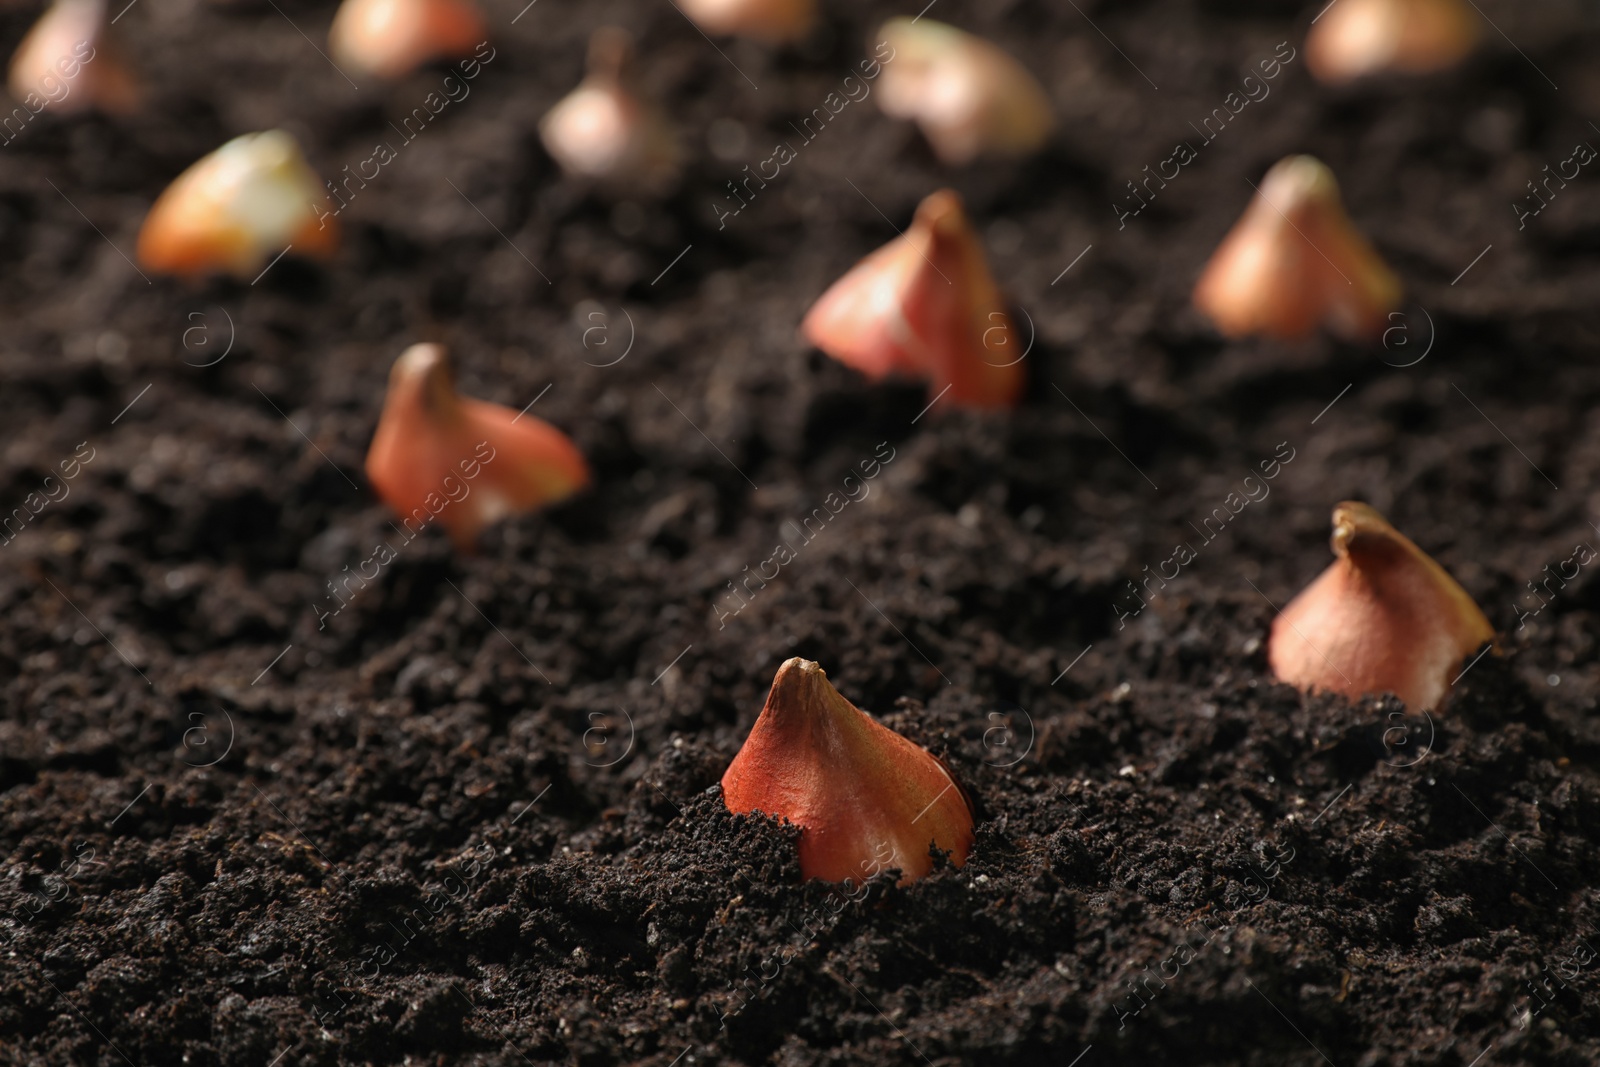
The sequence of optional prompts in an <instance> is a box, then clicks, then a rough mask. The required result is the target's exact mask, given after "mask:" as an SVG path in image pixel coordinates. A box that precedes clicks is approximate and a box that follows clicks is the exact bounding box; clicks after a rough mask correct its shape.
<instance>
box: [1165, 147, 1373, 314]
mask: <svg viewBox="0 0 1600 1067" xmlns="http://www.w3.org/2000/svg"><path fill="white" fill-rule="evenodd" d="M1400 292H1401V287H1400V280H1399V279H1398V278H1397V277H1395V275H1394V272H1392V271H1391V270H1390V269H1389V268H1388V266H1387V265H1386V264H1385V263H1384V262H1383V260H1382V259H1381V258H1379V256H1378V253H1377V252H1376V251H1375V250H1374V249H1373V247H1372V245H1371V243H1370V242H1368V241H1367V239H1366V238H1365V237H1363V236H1362V235H1361V233H1360V232H1359V231H1358V230H1357V229H1356V228H1355V224H1354V223H1352V222H1351V221H1350V218H1349V216H1348V215H1346V214H1345V210H1344V205H1343V203H1342V201H1341V200H1340V197H1339V184H1338V182H1337V180H1335V178H1334V177H1333V172H1332V171H1330V170H1329V169H1328V168H1327V167H1326V166H1324V165H1323V164H1322V163H1321V162H1320V161H1318V160H1316V159H1314V158H1312V157H1311V156H1290V157H1288V158H1287V159H1284V160H1281V161H1279V162H1278V163H1277V164H1276V165H1274V166H1273V168H1272V169H1271V170H1270V171H1268V172H1267V174H1266V177H1264V178H1263V179H1262V180H1261V185H1260V188H1259V190H1258V192H1257V193H1256V196H1255V197H1254V199H1252V200H1251V202H1250V206H1249V207H1248V208H1246V209H1245V213H1244V215H1243V216H1242V217H1241V218H1240V219H1239V221H1238V223H1236V224H1235V225H1234V227H1233V229H1232V230H1231V231H1229V233H1228V235H1227V237H1225V238H1224V239H1223V241H1222V244H1221V245H1219V246H1218V248H1217V250H1216V252H1215V253H1214V254H1213V255H1212V257H1211V261H1210V262H1209V263H1207V264H1206V268H1205V272H1204V273H1203V274H1202V275H1201V277H1200V281H1199V283H1198V284H1197V285H1196V286H1195V291H1194V302H1195V305H1196V306H1197V307H1198V308H1200V310H1201V311H1203V312H1205V313H1206V314H1207V315H1208V316H1209V317H1210V318H1211V320H1212V322H1214V323H1215V324H1216V326H1217V329H1218V330H1220V331H1221V332H1222V333H1223V334H1224V335H1225V336H1228V337H1245V336H1250V335H1260V336H1265V337H1271V338H1276V339H1279V340H1297V339H1299V338H1303V337H1306V336H1309V335H1310V334H1311V333H1313V332H1315V331H1316V329H1317V328H1318V327H1319V326H1325V327H1327V328H1328V329H1329V330H1331V331H1333V332H1334V333H1336V334H1338V335H1340V336H1341V337H1345V338H1347V339H1350V340H1374V339H1376V338H1378V337H1379V336H1381V335H1382V333H1383V330H1384V327H1385V326H1386V325H1387V323H1388V315H1389V313H1390V312H1392V311H1393V310H1394V309H1395V308H1396V307H1398V306H1399V303H1400Z"/></svg>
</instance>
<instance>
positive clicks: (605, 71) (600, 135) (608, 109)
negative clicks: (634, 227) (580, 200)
mask: <svg viewBox="0 0 1600 1067" xmlns="http://www.w3.org/2000/svg"><path fill="white" fill-rule="evenodd" d="M632 62H633V45H632V42H631V39H630V38H629V36H628V34H627V33H626V31H624V30H619V29H616V28H615V27H603V28H601V29H598V30H596V31H595V32H594V36H592V37H591V38H590V39H589V69H588V74H587V75H585V77H584V79H583V82H582V83H581V84H579V86H578V87H577V88H576V89H574V90H573V91H572V92H571V93H570V94H568V95H567V96H566V97H565V98H564V99H562V100H561V102H560V103H558V104H556V106H555V107H553V108H551V109H550V111H549V112H548V113H547V114H546V115H545V117H544V118H543V119H541V120H540V121H539V136H540V138H541V139H543V141H544V145H545V148H546V149H548V150H549V152H550V154H551V155H552V156H554V157H555V160H556V162H557V163H559V164H561V169H562V170H564V171H566V172H567V173H568V174H571V175H574V176H576V177H581V178H590V179H594V180H596V181H601V182H605V183H608V184H612V185H616V186H632V187H637V188H640V189H644V190H647V191H657V190H661V189H664V188H665V187H666V186H669V185H670V184H671V183H672V181H673V179H675V178H676V177H677V173H678V162H679V149H678V143H677V137H676V135H675V134H674V132H673V130H672V127H671V125H670V124H669V123H668V122H667V119H666V116H664V115H662V114H661V113H660V112H659V111H658V110H657V109H656V108H654V107H653V106H651V105H650V104H648V103H647V102H645V101H643V100H641V99H640V98H639V96H638V95H637V94H636V93H635V92H634V91H633V89H632V87H631V84H630V83H631V81H632V79H631V78H630V76H629V68H630V67H631V65H632Z"/></svg>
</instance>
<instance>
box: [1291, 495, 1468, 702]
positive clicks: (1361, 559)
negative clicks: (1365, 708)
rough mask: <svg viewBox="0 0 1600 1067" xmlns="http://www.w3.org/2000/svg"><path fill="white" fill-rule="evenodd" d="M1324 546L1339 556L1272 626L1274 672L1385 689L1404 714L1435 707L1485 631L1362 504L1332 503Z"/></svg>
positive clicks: (1411, 547) (1352, 688)
mask: <svg viewBox="0 0 1600 1067" xmlns="http://www.w3.org/2000/svg"><path fill="white" fill-rule="evenodd" d="M1331 543H1332V546H1333V551H1334V554H1335V555H1336V556H1337V557H1338V559H1336V560H1335V561H1334V563H1333V565H1332V566H1330V567H1329V568H1328V569H1327V570H1325V571H1323V572H1322V574H1321V575H1320V576H1319V577H1318V578H1317V579H1316V580H1315V581H1314V582H1312V583H1311V584H1310V585H1308V586H1307V587H1306V588H1305V589H1304V590H1303V591H1301V593H1300V595H1299V596H1297V597H1295V598H1294V599H1293V600H1292V601H1290V602H1289V604H1288V605H1287V606H1286V607H1285V608H1284V609H1283V611H1282V613H1281V614H1279V616H1278V617H1277V619H1275V620H1274V621H1273V624H1272V636H1271V639H1270V641H1269V643H1268V646H1267V659H1268V662H1269V663H1270V664H1271V666H1272V672H1273V674H1274V675H1275V676H1277V678H1278V679H1279V680H1280V681H1283V682H1287V683H1289V684H1290V685H1292V686H1295V687H1296V688H1298V689H1302V690H1306V691H1316V690H1329V691H1331V692H1335V693H1341V694H1343V695H1345V696H1347V697H1349V698H1351V699H1355V698H1358V697H1362V696H1367V695H1375V694H1380V693H1394V694H1395V695H1397V696H1398V697H1399V698H1400V699H1401V700H1403V701H1405V704H1406V706H1407V707H1408V708H1410V709H1411V710H1413V711H1431V710H1433V709H1436V708H1438V707H1440V705H1441V704H1442V702H1443V700H1444V697H1445V694H1446V692H1447V691H1448V690H1449V687H1450V685H1451V683H1452V682H1453V681H1454V680H1455V679H1456V678H1457V677H1458V676H1459V674H1460V671H1461V668H1462V666H1463V664H1464V662H1465V661H1466V660H1467V659H1469V658H1470V657H1471V656H1474V655H1476V654H1477V653H1478V651H1479V649H1481V648H1482V647H1483V646H1484V644H1486V643H1488V642H1491V641H1493V640H1494V639H1495V633H1494V627H1492V626H1491V625H1490V624H1489V620H1488V619H1487V618H1485V617H1484V614H1483V612H1482V611H1480V610H1479V608H1478V605H1477V604H1476V603H1474V602H1473V600H1472V597H1471V596H1470V595H1468V593H1467V591H1466V590H1465V589H1463V588H1461V586H1460V584H1459V583H1457V582H1456V580H1455V579H1454V578H1452V577H1451V576H1450V575H1449V573H1447V572H1446V571H1445V569H1444V568H1443V567H1441V566H1439V564H1438V563H1437V562H1435V561H1434V560H1433V558H1432V557H1431V556H1429V555H1428V554H1427V553H1426V552H1424V551H1422V549H1420V548H1418V547H1417V546H1416V545H1415V544H1413V543H1412V542H1411V541H1410V540H1409V539H1408V538H1406V537H1405V536H1404V535H1403V534H1401V533H1400V532H1399V531H1398V530H1396V529H1395V528H1394V527H1393V526H1390V525H1389V523H1388V522H1387V521H1386V520H1385V519H1384V518H1383V516H1382V515H1379V514H1378V513H1377V511H1375V510H1373V508H1371V507H1370V506H1368V505H1366V504H1362V503H1358V502H1355V501H1348V500H1347V501H1345V502H1344V503H1342V504H1340V505H1338V506H1337V507H1335V508H1334V510H1333V537H1332V539H1331Z"/></svg>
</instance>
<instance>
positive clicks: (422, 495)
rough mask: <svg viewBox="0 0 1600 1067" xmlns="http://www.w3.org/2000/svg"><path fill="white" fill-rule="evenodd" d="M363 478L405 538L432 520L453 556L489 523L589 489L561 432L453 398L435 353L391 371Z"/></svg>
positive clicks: (415, 356)
mask: <svg viewBox="0 0 1600 1067" xmlns="http://www.w3.org/2000/svg"><path fill="white" fill-rule="evenodd" d="M366 470H367V478H368V480H369V481H371V482H372V485H373V488H375V489H376V490H377V491H378V495H379V496H381V497H382V498H383V500H384V502H385V503H387V504H388V505H389V506H390V507H391V508H393V509H394V510H395V511H396V512H398V513H399V514H400V516H401V518H402V519H403V520H404V521H405V523H406V526H407V527H408V528H411V529H413V530H414V529H415V528H419V527H420V526H421V525H423V524H425V523H426V522H428V521H429V520H430V519H437V520H438V522H439V524H440V525H441V526H442V527H444V529H445V530H446V532H448V533H449V535H450V539H451V540H452V541H453V542H454V543H455V546H456V548H457V550H458V551H461V552H471V551H472V550H473V548H474V546H475V544H476V542H477V538H478V534H479V533H480V532H481V531H482V530H483V529H484V527H486V526H488V525H489V524H490V523H493V522H496V521H498V520H499V519H502V518H505V517H507V516H510V515H518V514H522V513H524V512H528V511H532V510H534V509H536V508H540V507H543V506H545V505H548V504H554V503H556V502H557V501H560V500H563V499H565V498H567V497H569V496H571V495H572V494H574V493H576V492H577V491H578V490H580V489H582V488H583V487H584V486H586V485H587V484H588V483H589V468H588V465H587V464H586V463H585V462H584V459H583V455H582V454H581V453H580V452H579V451H578V448H577V446H576V445H574V444H573V443H572V441H571V440H570V439H569V438H568V437H567V436H566V435H565V434H563V433H562V432H561V431H560V430H557V429H556V428H555V427H554V426H551V425H550V424H549V423H547V422H545V421H543V420H542V419H538V418H535V417H534V416H532V415H526V414H519V413H518V412H516V411H513V410H511V409H510V408H508V407H502V406H501V405H499V404H491V403H488V402H486V401H482V400H473V399H470V398H468V397H463V396H460V395H458V394H457V393H456V389H455V381H454V376H453V374H452V372H451V369H450V362H449V359H448V357H447V356H446V354H445V350H444V348H443V346H441V345H436V344H417V345H412V346H411V347H410V348H408V349H406V351H405V352H404V353H403V354H402V355H401V356H400V358H399V359H398V360H396V361H395V365H394V369H393V370H392V371H390V373H389V392H388V395H387V396H386V397H385V398H384V402H383V414H382V416H381V417H380V418H379V420H378V429H377V432H376V433H375V434H374V435H373V438H372V446H371V448H370V449H368V451H367V463H366Z"/></svg>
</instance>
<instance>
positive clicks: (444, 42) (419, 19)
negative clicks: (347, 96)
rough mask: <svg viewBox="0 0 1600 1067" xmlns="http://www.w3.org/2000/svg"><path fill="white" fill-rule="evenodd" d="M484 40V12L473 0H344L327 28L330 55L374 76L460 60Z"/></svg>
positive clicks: (397, 74)
mask: <svg viewBox="0 0 1600 1067" xmlns="http://www.w3.org/2000/svg"><path fill="white" fill-rule="evenodd" d="M487 38H488V26H487V24H486V23H485V22H484V19H483V14H482V13H481V12H479V10H478V8H477V6H476V5H474V4H473V3H471V0H344V3H343V4H341V5H340V6H339V11H338V13H337V14H336V15H334V16H333V25H332V26H331V27H330V28H329V29H328V46H329V50H330V51H331V52H332V53H333V58H334V59H335V60H336V61H337V62H339V63H341V64H344V65H347V66H349V67H352V68H354V70H355V71H356V72H357V73H359V74H365V75H369V76H371V77H376V78H400V77H404V76H405V75H407V74H410V73H411V72H412V71H414V70H416V69H417V68H418V67H420V66H422V65H423V64H425V63H431V62H433V61H434V60H439V59H461V58H463V57H465V56H468V55H471V54H472V50H473V49H474V48H475V47H476V46H477V45H479V44H480V43H486V41H487Z"/></svg>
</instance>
